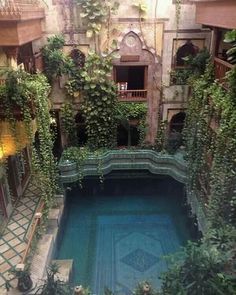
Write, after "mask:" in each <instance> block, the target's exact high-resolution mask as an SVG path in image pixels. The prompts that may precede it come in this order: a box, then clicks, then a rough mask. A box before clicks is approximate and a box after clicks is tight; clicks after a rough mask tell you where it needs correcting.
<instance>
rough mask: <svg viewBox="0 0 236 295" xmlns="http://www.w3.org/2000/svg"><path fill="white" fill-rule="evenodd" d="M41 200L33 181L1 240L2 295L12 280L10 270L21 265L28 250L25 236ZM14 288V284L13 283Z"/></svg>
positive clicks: (0, 273) (17, 206)
mask: <svg viewBox="0 0 236 295" xmlns="http://www.w3.org/2000/svg"><path fill="white" fill-rule="evenodd" d="M39 200H40V193H39V189H38V188H37V186H36V185H35V184H34V182H33V181H31V182H30V183H29V185H28V187H27V189H26V191H25V193H24V196H23V197H22V198H21V199H20V200H19V201H18V202H17V205H16V207H15V209H14V211H13V213H12V216H11V218H10V220H9V222H8V224H7V226H6V229H5V231H4V234H3V236H2V237H1V238H0V294H4V293H1V292H3V291H2V290H4V285H5V281H6V280H9V279H12V278H13V276H12V275H11V274H10V273H9V270H10V269H11V268H12V267H14V266H15V265H16V264H18V263H20V261H21V259H22V256H23V253H24V250H25V248H26V241H25V236H26V233H27V231H28V228H29V226H30V224H31V221H32V218H33V216H34V212H35V210H36V208H37V206H38V203H39ZM12 285H13V286H14V283H13V282H12Z"/></svg>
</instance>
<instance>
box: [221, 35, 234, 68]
mask: <svg viewBox="0 0 236 295" xmlns="http://www.w3.org/2000/svg"><path fill="white" fill-rule="evenodd" d="M224 42H226V43H230V44H231V45H232V48H230V49H229V50H228V51H227V52H226V53H227V56H228V59H227V60H228V61H229V62H230V63H232V64H236V30H232V31H229V32H227V33H226V34H225V40H224Z"/></svg>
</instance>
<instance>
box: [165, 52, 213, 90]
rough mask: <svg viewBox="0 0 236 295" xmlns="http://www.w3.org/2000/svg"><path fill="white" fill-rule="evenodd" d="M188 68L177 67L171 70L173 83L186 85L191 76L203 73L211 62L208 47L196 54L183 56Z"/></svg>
mask: <svg viewBox="0 0 236 295" xmlns="http://www.w3.org/2000/svg"><path fill="white" fill-rule="evenodd" d="M183 59H184V61H185V65H186V68H176V69H175V70H172V71H171V72H170V79H171V84H176V85H186V84H188V79H189V78H190V77H191V79H193V77H196V78H197V77H199V76H200V75H203V74H204V72H205V69H206V65H207V63H208V62H209V59H210V54H209V52H208V50H207V49H206V48H204V49H202V50H200V51H199V53H198V54H197V55H196V56H187V57H185V58H183Z"/></svg>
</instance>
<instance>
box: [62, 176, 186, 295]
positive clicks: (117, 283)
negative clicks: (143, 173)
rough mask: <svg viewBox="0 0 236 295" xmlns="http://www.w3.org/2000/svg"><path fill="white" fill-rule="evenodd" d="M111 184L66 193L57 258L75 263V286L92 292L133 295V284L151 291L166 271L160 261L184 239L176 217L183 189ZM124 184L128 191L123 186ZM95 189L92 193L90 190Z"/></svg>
mask: <svg viewBox="0 0 236 295" xmlns="http://www.w3.org/2000/svg"><path fill="white" fill-rule="evenodd" d="M117 181H118V180H116V181H115V180H112V181H110V182H109V187H108V188H106V187H105V190H104V191H101V190H99V189H98V188H96V186H95V185H92V184H90V185H91V189H88V190H87V191H86V192H81V191H79V190H73V191H72V192H71V193H70V194H69V195H68V200H67V211H68V212H67V219H66V222H65V227H64V232H63V237H62V240H61V243H60V244H59V251H58V255H57V258H58V259H74V270H75V271H74V283H76V284H82V285H89V286H90V287H91V289H92V292H93V294H98V295H100V294H103V290H104V287H108V288H110V289H111V290H113V291H115V294H119V295H121V294H122V295H124V294H132V291H133V289H134V288H135V286H136V285H137V283H138V282H140V281H143V280H146V279H147V280H149V281H151V282H152V285H153V286H154V287H156V288H158V287H159V286H160V280H159V276H160V274H161V272H162V271H165V270H166V269H167V262H166V260H165V259H164V258H163V256H166V255H168V254H170V253H174V252H176V251H177V250H178V249H179V248H180V246H181V245H183V244H184V243H185V242H186V240H187V239H188V238H189V235H188V230H187V227H186V217H185V216H182V213H181V206H180V203H181V194H182V187H181V185H179V184H176V183H175V182H174V181H171V182H169V183H167V182H166V181H164V180H162V181H160V180H158V181H156V180H155V181H154V180H153V183H152V181H151V180H142V181H141V182H140V180H139V181H138V182H137V180H136V182H135V181H134V180H129V181H125V180H123V181H121V180H120V181H119V183H117ZM127 185H128V187H127ZM95 191H96V192H95Z"/></svg>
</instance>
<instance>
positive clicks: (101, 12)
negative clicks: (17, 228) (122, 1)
mask: <svg viewBox="0 0 236 295" xmlns="http://www.w3.org/2000/svg"><path fill="white" fill-rule="evenodd" d="M77 1H78V5H80V6H81V9H82V12H81V13H80V16H81V17H82V18H84V19H85V20H86V21H87V28H88V30H87V32H86V35H87V37H89V38H90V37H92V36H94V35H98V34H99V33H100V31H101V29H102V25H103V24H106V23H107V21H108V20H109V18H110V14H111V13H114V12H115V11H116V10H117V9H118V7H119V3H118V2H116V1H115V2H112V1H109V0H108V1H102V0H77ZM108 30H109V24H108Z"/></svg>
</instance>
